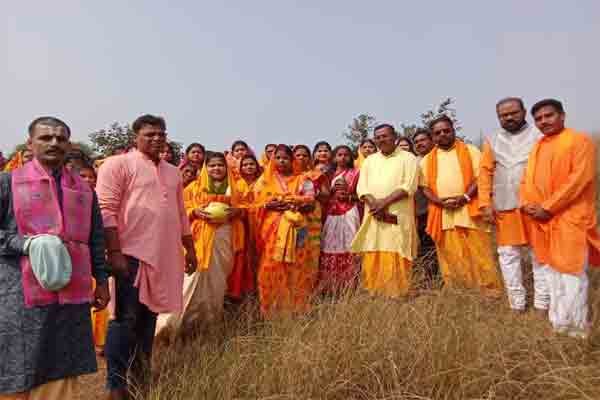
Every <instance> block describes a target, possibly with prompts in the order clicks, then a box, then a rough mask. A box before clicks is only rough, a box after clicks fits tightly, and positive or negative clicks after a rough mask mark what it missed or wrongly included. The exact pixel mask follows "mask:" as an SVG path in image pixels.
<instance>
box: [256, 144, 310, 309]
mask: <svg viewBox="0 0 600 400" xmlns="http://www.w3.org/2000/svg"><path fill="white" fill-rule="evenodd" d="M293 158H294V154H293V152H292V149H291V148H289V147H288V146H286V145H279V146H277V148H276V150H275V156H274V158H273V160H271V161H270V162H269V164H268V166H267V169H266V170H265V172H264V173H263V175H262V177H261V178H260V179H259V180H258V182H256V185H255V186H254V198H255V203H256V204H257V205H259V206H260V208H259V210H258V216H257V220H258V221H259V226H258V230H257V246H258V249H259V251H260V254H261V256H260V263H259V268H258V294H259V301H260V309H261V312H262V314H263V315H264V316H266V317H270V316H272V315H274V314H281V313H299V312H306V311H308V310H309V309H310V300H311V297H312V290H313V286H314V276H315V274H314V266H310V265H308V264H307V263H306V253H307V239H308V238H307V232H308V231H307V214H309V213H310V212H311V211H313V210H314V208H315V197H314V196H315V191H314V187H313V184H312V182H311V181H310V180H308V179H307V178H306V177H305V176H304V175H303V174H300V173H295V172H294V170H293V166H292V165H293Z"/></svg>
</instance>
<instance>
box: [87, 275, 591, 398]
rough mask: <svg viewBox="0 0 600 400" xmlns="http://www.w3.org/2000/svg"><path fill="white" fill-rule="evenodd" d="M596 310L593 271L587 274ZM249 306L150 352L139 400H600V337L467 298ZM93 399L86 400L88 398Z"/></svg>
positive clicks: (455, 294) (432, 294)
mask: <svg viewBox="0 0 600 400" xmlns="http://www.w3.org/2000/svg"><path fill="white" fill-rule="evenodd" d="M592 281H593V282H592V285H591V286H592V287H593V288H594V289H593V293H591V295H592V301H591V303H592V307H593V308H594V309H596V310H597V309H598V307H599V306H600V291H599V290H598V284H599V283H600V271H593V272H592ZM256 315H257V314H256V310H255V307H254V306H253V305H252V304H248V305H246V306H245V307H243V309H242V310H241V311H239V312H238V313H236V314H235V315H233V314H232V315H230V316H229V318H227V320H226V322H225V323H224V324H223V326H221V327H218V328H216V329H215V330H214V332H212V333H211V334H209V335H205V336H204V337H201V338H197V339H195V340H194V341H193V342H191V343H188V344H187V345H185V346H179V345H177V346H172V347H163V348H158V349H157V354H156V359H155V368H154V369H155V373H154V375H155V377H154V380H153V384H152V387H151V388H150V390H149V392H148V393H147V394H145V395H144V396H141V395H138V396H136V398H137V399H142V398H145V399H151V400H159V399H340V400H341V399H365V400H366V399H407V400H408V399H411V400H424V399H447V400H450V399H456V400H459V399H460V400H464V399H487V400H499V399H506V400H508V399H511V400H516V399H523V400H524V399H545V400H551V399H552V400H554V399H555V400H559V399H560V400H565V399H600V329H599V328H598V323H597V318H595V321H594V329H593V331H592V335H591V337H590V338H589V340H587V341H580V340H575V339H571V338H568V337H563V336H559V335H555V334H553V333H552V331H551V329H550V326H549V323H548V322H547V321H545V320H542V319H540V318H538V317H536V316H535V315H534V314H533V313H527V314H524V315H515V314H513V313H512V312H510V310H509V309H508V308H507V305H506V301H505V300H504V299H501V300H489V299H484V298H482V297H481V296H479V294H478V293H474V292H468V291H455V290H441V291H428V292H423V293H421V294H419V295H415V296H413V297H411V298H409V299H406V300H399V301H394V300H388V299H383V298H371V297H369V296H367V295H364V294H358V295H354V296H348V297H347V298H344V299H341V300H339V301H337V302H331V301H322V302H320V303H319V304H317V305H316V306H315V309H314V311H313V312H312V313H311V314H310V315H306V316H303V317H298V318H281V319H277V320H273V321H262V320H260V319H258V318H257V317H256ZM86 398H88V397H86Z"/></svg>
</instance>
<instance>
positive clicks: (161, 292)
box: [96, 115, 196, 399]
mask: <svg viewBox="0 0 600 400" xmlns="http://www.w3.org/2000/svg"><path fill="white" fill-rule="evenodd" d="M133 130H134V132H135V133H136V145H137V150H135V151H133V152H130V153H127V154H123V155H119V156H115V157H111V158H109V159H108V160H106V162H105V163H104V164H103V165H102V167H101V168H100V171H99V175H98V183H97V186H96V191H97V193H98V200H99V203H100V208H101V210H102V217H103V220H104V227H105V231H106V244H107V246H106V247H107V253H108V254H107V256H108V263H109V265H110V266H111V268H112V269H113V272H114V274H115V275H116V296H115V297H116V310H115V314H116V315H115V319H114V320H113V321H111V322H110V324H109V327H108V335H107V340H106V350H105V352H106V358H107V366H108V376H107V388H108V389H109V390H110V398H112V399H122V398H125V397H124V396H126V394H127V381H126V379H125V378H124V377H126V376H127V369H128V367H129V366H130V365H131V368H132V372H133V373H134V375H137V376H136V378H140V377H141V375H140V373H142V374H143V373H144V371H143V370H140V367H142V366H143V365H144V362H148V360H150V359H151V353H152V342H153V337H154V329H155V326H156V316H157V314H158V313H166V312H178V311H181V308H182V293H183V274H184V271H186V272H192V271H195V270H196V257H195V252H194V246H193V242H192V238H191V233H190V228H189V223H188V219H187V215H186V212H185V208H184V205H183V185H182V181H181V176H180V174H179V170H178V169H177V168H176V167H174V166H172V165H170V164H168V163H167V162H165V161H161V160H160V158H159V152H160V151H161V149H162V148H163V147H164V144H165V139H166V133H165V130H166V126H165V122H164V120H163V119H162V118H160V117H154V116H151V115H144V116H142V117H140V118H138V119H137V120H136V121H135V122H134V123H133ZM184 247H185V249H186V255H185V256H184V253H183V248H184ZM146 365H149V364H146ZM138 383H139V382H138Z"/></svg>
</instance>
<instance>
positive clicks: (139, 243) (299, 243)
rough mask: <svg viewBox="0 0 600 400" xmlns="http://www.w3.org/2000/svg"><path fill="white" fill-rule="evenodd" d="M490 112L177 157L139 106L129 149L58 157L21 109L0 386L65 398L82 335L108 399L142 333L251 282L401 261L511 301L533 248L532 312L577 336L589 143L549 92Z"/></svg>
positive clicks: (381, 288)
mask: <svg viewBox="0 0 600 400" xmlns="http://www.w3.org/2000/svg"><path fill="white" fill-rule="evenodd" d="M496 111H497V115H498V118H499V122H500V126H501V128H500V129H499V130H497V131H496V132H494V133H492V134H491V135H489V136H488V137H486V139H485V142H484V143H483V148H482V150H479V149H478V148H477V147H475V146H473V145H471V144H468V143H465V142H464V141H462V140H460V139H459V138H457V136H456V131H455V127H454V123H453V121H452V119H451V118H448V117H447V116H444V115H441V116H439V117H438V118H436V119H434V120H433V121H431V123H430V124H429V125H428V126H427V127H424V128H422V129H419V130H417V131H416V132H415V133H414V135H413V136H412V137H403V136H399V135H398V134H397V132H396V130H395V129H394V127H393V126H392V125H390V124H381V125H378V126H376V127H375V128H374V132H373V137H372V138H367V139H365V140H364V141H363V142H362V143H360V146H359V147H358V149H357V152H356V153H355V152H354V150H353V149H352V148H350V147H349V146H345V145H340V146H337V147H335V148H332V147H331V146H330V145H329V143H327V142H319V143H317V144H316V145H315V146H314V147H313V148H312V149H310V148H309V147H307V146H305V145H295V146H289V145H284V144H279V145H276V144H268V145H267V146H265V149H264V154H263V155H262V156H261V157H260V158H258V157H257V156H256V155H255V153H254V152H253V151H252V149H251V148H250V146H248V144H247V143H245V142H243V141H236V142H234V143H233V145H232V146H231V148H230V149H229V150H228V151H226V152H215V151H206V149H205V147H204V146H203V145H201V144H199V143H193V144H191V145H190V146H188V148H187V149H186V151H185V154H184V157H183V160H181V161H180V162H177V160H175V152H174V149H173V148H172V147H170V146H169V145H168V143H167V141H166V138H167V133H166V123H165V121H164V119H162V118H161V117H156V116H152V115H143V116H141V117H139V118H138V119H137V120H136V121H135V122H134V123H133V124H132V129H133V131H134V133H135V144H134V146H133V147H132V148H131V149H130V150H128V151H121V152H119V153H120V154H117V155H113V156H110V157H107V158H106V159H104V160H98V161H97V162H95V163H94V164H93V165H92V164H89V163H86V162H81V160H80V159H78V158H76V157H75V158H73V157H68V154H69V149H70V136H71V133H70V129H69V127H68V125H67V124H66V123H64V122H63V121H61V120H59V119H57V118H54V117H41V118H38V119H36V120H34V121H33V122H32V123H31V124H30V125H29V130H28V131H29V134H28V140H27V152H28V153H29V155H28V159H26V158H25V157H24V154H23V153H19V154H18V155H17V157H15V159H13V160H11V161H9V162H8V164H7V166H6V167H5V170H6V171H7V173H3V174H1V175H0V298H1V299H0V360H1V361H0V400H4V399H30V400H36V399H50V400H52V399H59V398H60V399H70V398H74V397H73V396H75V393H76V391H77V386H78V385H77V384H78V381H77V377H78V376H80V375H83V374H87V373H92V372H95V371H96V354H95V353H94V345H93V343H94V340H95V341H96V345H98V346H104V349H103V351H104V355H105V356H106V360H107V369H108V371H107V389H108V391H109V398H111V399H125V398H127V396H128V385H130V384H131V383H132V382H143V381H144V376H145V375H146V374H147V372H148V371H149V369H150V368H149V364H148V363H149V361H150V360H151V356H152V347H153V344H154V342H155V338H156V337H158V338H163V339H165V340H169V341H170V340H175V339H177V338H179V337H185V336H186V335H189V334H195V333H198V332H202V331H203V329H204V328H206V327H210V326H212V325H214V324H215V323H216V322H218V321H219V319H221V318H222V316H223V310H224V304H225V302H226V300H227V301H229V302H230V303H233V304H236V303H239V302H242V301H243V300H245V299H247V298H248V297H252V296H256V298H257V301H258V304H259V305H260V313H261V315H262V316H263V317H264V318H273V317H276V316H279V315H282V314H287V315H297V314H302V313H306V312H307V311H309V310H310V308H311V305H312V304H313V302H314V300H315V298H317V297H319V296H327V297H330V298H334V299H335V298H338V297H339V296H340V295H341V294H343V293H350V294H351V293H352V292H353V291H356V290H361V289H362V290H365V291H367V292H368V293H370V294H371V295H373V296H385V297H390V298H399V297H403V296H406V295H407V294H409V292H410V291H411V282H412V272H413V265H414V267H415V268H421V269H422V272H423V275H424V276H426V277H428V278H429V280H435V279H440V280H441V281H442V282H443V285H445V286H448V287H461V288H468V289H474V290H478V291H480V293H481V295H482V296H491V297H497V296H499V295H500V294H501V293H502V288H503V286H504V287H505V289H506V293H507V296H508V300H509V305H510V307H511V309H513V310H515V312H518V313H521V312H524V311H525V310H526V308H527V302H526V298H527V297H526V291H525V286H524V282H523V266H524V260H525V257H526V256H530V257H531V260H532V264H533V278H534V296H533V297H534V301H533V307H534V310H535V312H536V313H538V314H539V315H540V316H543V317H544V318H548V319H549V321H550V323H551V325H552V327H553V328H554V329H555V330H556V331H557V332H560V333H564V334H568V335H570V336H573V337H579V338H585V337H586V335H587V333H588V331H589V324H590V322H589V318H588V300H587V296H588V285H589V283H588V276H587V269H588V265H590V264H597V263H598V261H599V258H598V257H599V256H600V253H598V250H599V249H600V236H599V235H598V231H597V230H596V211H595V199H596V170H595V169H596V161H595V157H596V155H595V145H594V143H593V142H592V141H591V139H590V138H589V137H588V136H586V135H585V134H583V133H579V132H576V131H574V130H572V129H570V128H566V127H565V111H564V109H563V105H562V104H561V103H560V102H559V101H557V100H554V99H547V100H542V101H540V102H538V103H536V104H535V105H534V106H533V107H532V108H531V117H532V118H533V120H534V124H529V123H528V122H527V121H526V115H527V111H526V108H525V105H524V104H523V101H522V100H521V99H519V98H512V97H511V98H506V99H503V100H501V101H500V102H498V104H497V106H496ZM493 231H495V235H492V233H493ZM494 238H495V243H496V245H497V254H498V260H496V256H495V251H494ZM425 254H428V255H429V256H428V260H429V262H427V263H415V261H416V260H417V259H419V258H423V257H424V255H425ZM498 264H499V266H500V268H499V269H498V268H497V265H498ZM438 266H439V270H438ZM109 282H111V283H110V285H109ZM503 282H504V285H503ZM90 306H91V307H92V312H91V313H90ZM107 307H108V309H110V311H106V310H107ZM92 321H94V329H93V330H92ZM104 339H106V343H105V344H104Z"/></svg>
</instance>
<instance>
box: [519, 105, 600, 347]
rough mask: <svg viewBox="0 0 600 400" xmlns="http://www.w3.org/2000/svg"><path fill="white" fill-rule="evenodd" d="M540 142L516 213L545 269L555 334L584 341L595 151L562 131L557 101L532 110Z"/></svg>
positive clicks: (593, 233) (594, 254)
mask: <svg viewBox="0 0 600 400" xmlns="http://www.w3.org/2000/svg"><path fill="white" fill-rule="evenodd" d="M531 114H532V115H533V118H534V119H535V124H536V125H537V127H538V128H539V130H540V131H541V132H542V133H543V134H544V137H543V138H542V139H541V140H540V141H539V142H538V143H537V144H536V145H535V146H534V148H533V150H532V151H531V154H530V155H529V161H528V163H527V168H526V170H525V174H524V175H523V181H522V185H521V204H522V207H521V210H522V212H523V214H524V215H525V216H526V217H525V218H524V220H525V223H526V232H527V235H528V240H529V244H530V245H531V247H532V248H533V251H534V253H535V256H536V258H537V259H538V260H539V262H540V263H541V264H543V265H545V266H546V267H547V268H548V270H547V272H546V276H547V284H548V288H549V292H550V308H549V312H548V316H549V319H550V322H551V323H552V326H553V327H554V329H555V330H556V331H558V332H564V333H567V334H569V335H570V336H574V337H586V336H587V333H588V328H589V322H588V316H587V313H588V288H589V281H588V277H587V268H588V264H593V265H598V261H599V257H598V256H599V255H600V253H599V252H598V249H599V248H600V236H599V234H598V231H597V230H596V208H595V200H596V149H595V145H594V143H593V142H592V140H591V139H590V138H589V137H588V136H587V135H585V134H582V133H579V132H575V131H574V130H572V129H569V128H565V112H564V109H563V106H562V104H561V103H560V102H559V101H558V100H554V99H547V100H542V101H540V102H538V103H536V104H535V105H534V106H533V107H532V108H531Z"/></svg>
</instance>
